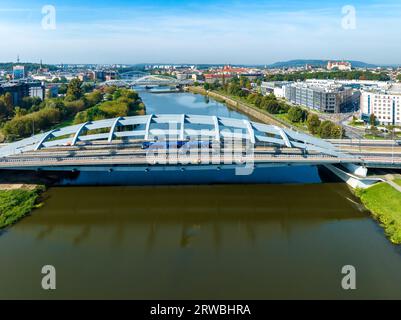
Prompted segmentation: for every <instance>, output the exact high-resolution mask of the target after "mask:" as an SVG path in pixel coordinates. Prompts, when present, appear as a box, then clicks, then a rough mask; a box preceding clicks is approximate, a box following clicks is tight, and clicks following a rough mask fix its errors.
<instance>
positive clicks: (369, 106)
mask: <svg viewBox="0 0 401 320" xmlns="http://www.w3.org/2000/svg"><path fill="white" fill-rule="evenodd" d="M400 113H401V84H388V86H387V87H386V88H371V89H365V90H362V93H361V118H362V119H364V120H365V121H366V122H369V119H370V116H371V115H372V114H374V115H375V117H376V121H377V122H378V123H379V124H381V125H395V126H400V125H401V114H400Z"/></svg>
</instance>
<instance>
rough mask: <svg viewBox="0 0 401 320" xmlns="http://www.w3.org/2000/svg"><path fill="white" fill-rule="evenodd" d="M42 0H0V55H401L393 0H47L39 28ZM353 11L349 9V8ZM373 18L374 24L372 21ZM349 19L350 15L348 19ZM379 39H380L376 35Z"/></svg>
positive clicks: (133, 60) (62, 58)
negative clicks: (47, 24) (51, 20)
mask: <svg viewBox="0 0 401 320" xmlns="http://www.w3.org/2000/svg"><path fill="white" fill-rule="evenodd" d="M44 5H45V4H44V3H43V2H42V1H38V0H33V1H29V2H28V1H14V2H11V1H8V0H7V1H5V2H4V3H3V5H2V6H1V7H0V21H1V22H0V35H1V36H2V37H3V38H4V39H5V41H6V44H7V45H6V46H5V47H4V48H2V52H1V53H0V61H15V60H16V57H17V55H18V54H19V55H20V57H21V61H32V62H36V61H39V60H40V59H43V61H44V62H47V63H51V64H57V63H61V62H63V63H97V64H112V63H118V64H137V63H172V64H174V63H198V64H260V65H264V64H271V63H274V62H277V61H286V60H292V59H312V58H313V59H332V60H334V59H335V60H359V61H364V62H367V63H373V64H380V65H392V64H394V65H397V64H401V60H400V58H399V56H400V53H401V41H399V40H401V39H400V35H399V32H398V31H397V30H399V28H400V27H401V22H400V21H399V16H400V13H401V5H400V4H399V3H396V1H381V2H380V3H379V2H377V1H353V2H352V3H350V4H349V5H350V6H351V8H354V9H355V17H356V19H355V21H351V25H349V26H347V25H345V26H344V19H345V18H347V17H348V15H349V14H350V11H349V8H348V11H347V10H345V11H342V10H343V8H344V6H345V5H346V4H345V3H343V2H341V1H337V0H331V1H326V2H325V3H324V4H322V3H319V2H317V1H314V0H313V1H312V0H308V1H306V2H303V3H302V4H300V3H299V2H298V3H297V2H296V1H292V2H288V3H286V4H282V3H280V2H278V1H264V2H261V3H258V4H249V3H246V2H245V1H236V2H235V3H230V2H227V1H202V2H200V1H189V2H188V1H167V2H166V1H154V2H153V3H152V4H151V5H149V4H146V2H145V1H134V2H133V3H132V1H131V2H129V1H123V0H117V1H114V2H113V4H108V3H107V2H106V1H98V2H97V5H96V8H92V7H91V5H90V2H89V1H86V0H84V1H75V0H72V1H71V0H70V1H63V2H62V1H54V2H53V4H52V5H53V6H54V8H55V9H56V16H55V17H56V19H55V23H56V24H55V29H51V30H46V29H44V28H43V26H42V21H43V19H44V17H45V16H46V13H42V8H43V6H44ZM351 13H352V12H351ZM379 22H380V23H379ZM353 23H354V24H353ZM377 39H380V41H379V42H378V40H377Z"/></svg>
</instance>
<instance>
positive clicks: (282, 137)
mask: <svg viewBox="0 0 401 320" xmlns="http://www.w3.org/2000/svg"><path fill="white" fill-rule="evenodd" d="M91 131H92V132H91ZM127 139H128V140H129V141H155V140H163V139H165V140H183V141H185V140H194V139H197V140H208V141H216V142H219V143H220V142H222V141H225V140H227V139H241V140H246V141H248V142H249V144H252V145H258V144H268V145H272V146H275V147H279V148H297V149H301V150H306V151H314V152H318V153H321V154H324V155H329V156H333V157H351V158H352V156H350V155H347V154H343V153H341V152H339V151H338V150H337V149H336V148H335V147H334V146H333V145H332V144H331V143H329V142H327V141H324V140H322V139H318V138H315V137H312V136H310V135H307V134H304V133H300V132H296V131H293V130H290V129H285V128H279V127H277V126H272V125H267V124H263V123H258V122H252V121H248V120H243V119H232V118H225V117H216V116H204V115H190V114H158V115H153V114H152V115H144V116H133V117H119V118H114V119H105V120H99V121H93V122H87V123H83V124H78V125H73V126H68V127H64V128H59V129H55V130H51V131H49V132H46V133H42V134H38V135H35V136H33V137H30V138H27V139H23V140H20V141H17V142H14V143H10V144H8V145H6V146H4V147H0V157H10V156H13V155H18V154H21V153H25V152H30V151H39V150H42V149H52V148H53V149H54V148H57V147H63V148H66V147H71V148H72V147H74V146H79V145H82V144H88V143H93V142H95V141H102V142H104V143H106V144H110V146H111V145H112V144H113V143H117V142H119V141H120V142H124V141H126V140H127Z"/></svg>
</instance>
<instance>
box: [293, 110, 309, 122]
mask: <svg viewBox="0 0 401 320" xmlns="http://www.w3.org/2000/svg"><path fill="white" fill-rule="evenodd" d="M306 117H307V113H306V111H304V110H303V109H302V108H300V107H291V108H290V110H289V111H288V120H290V121H291V122H302V121H305V119H306Z"/></svg>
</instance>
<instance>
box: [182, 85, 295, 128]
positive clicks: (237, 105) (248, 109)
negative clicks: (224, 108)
mask: <svg viewBox="0 0 401 320" xmlns="http://www.w3.org/2000/svg"><path fill="white" fill-rule="evenodd" d="M187 90H188V91H189V92H192V93H197V94H202V95H204V96H209V97H211V98H213V99H214V100H216V101H217V102H221V103H225V104H227V105H228V106H229V107H231V108H233V109H235V110H237V111H239V112H241V113H244V114H246V115H248V116H250V117H252V118H254V119H257V120H258V121H260V122H263V123H266V124H273V125H277V126H285V127H287V128H292V129H296V128H294V127H293V126H291V125H290V124H288V123H286V122H285V121H282V120H281V119H278V118H276V117H274V116H273V115H271V114H270V113H268V112H266V111H264V110H261V109H258V108H257V107H256V106H252V105H250V104H248V103H245V102H242V101H239V100H237V99H236V98H233V97H228V96H227V95H223V94H221V93H217V92H215V91H206V90H205V89H203V88H201V87H188V89H187Z"/></svg>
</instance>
